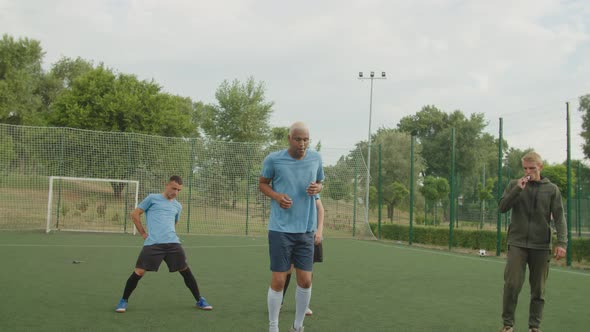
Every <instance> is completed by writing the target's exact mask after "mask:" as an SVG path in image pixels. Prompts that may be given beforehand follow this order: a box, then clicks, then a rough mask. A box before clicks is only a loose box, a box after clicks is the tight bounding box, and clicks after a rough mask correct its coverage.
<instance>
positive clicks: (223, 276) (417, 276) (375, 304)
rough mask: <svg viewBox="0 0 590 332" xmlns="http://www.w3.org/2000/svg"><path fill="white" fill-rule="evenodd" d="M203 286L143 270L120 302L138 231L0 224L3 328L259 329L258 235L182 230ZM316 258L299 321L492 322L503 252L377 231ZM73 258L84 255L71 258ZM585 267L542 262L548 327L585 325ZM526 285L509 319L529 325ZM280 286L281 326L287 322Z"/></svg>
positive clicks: (261, 262)
mask: <svg viewBox="0 0 590 332" xmlns="http://www.w3.org/2000/svg"><path fill="white" fill-rule="evenodd" d="M181 239H182V241H183V245H184V248H185V250H186V253H187V255H188V260H189V264H190V266H191V269H192V270H193V272H194V273H195V276H196V278H197V281H198V283H199V287H200V289H201V292H202V294H203V295H204V296H205V297H206V298H207V300H208V301H209V302H210V303H211V304H212V305H213V307H214V310H213V311H211V312H205V311H199V310H198V309H196V308H195V307H194V300H193V298H192V296H191V295H190V293H189V291H188V290H187V289H186V287H185V285H184V283H183V280H182V277H181V276H180V275H179V274H178V273H172V274H171V273H169V272H168V271H167V268H166V265H165V264H162V266H161V267H160V271H159V272H157V273H147V274H146V276H145V277H144V278H143V279H142V280H141V281H140V283H139V285H138V287H137V289H136V290H135V292H134V293H133V295H132V297H131V299H130V301H129V307H128V310H127V312H126V313H124V314H117V313H115V312H114V309H115V306H116V304H117V302H118V300H119V298H120V297H121V293H122V291H123V287H124V284H125V281H126V280H127V278H128V276H129V275H130V274H131V272H132V270H133V266H134V264H135V260H136V258H137V255H138V253H139V250H140V247H141V245H142V240H141V238H140V237H139V236H135V237H134V236H131V235H123V234H83V233H65V232H62V233H59V232H56V233H50V234H44V233H39V232H0V256H1V257H3V260H2V268H1V271H0V285H1V288H0V298H1V299H2V301H1V302H0V303H1V304H0V330H2V331H189V330H190V331H265V330H267V329H268V327H267V326H268V325H267V324H268V315H267V307H266V293H267V289H268V283H269V280H270V272H269V269H268V264H269V263H268V247H267V240H266V238H265V237H237V236H182V237H181ZM324 251H325V253H324V258H325V261H324V263H320V264H316V266H315V269H314V288H313V294H312V299H311V305H310V307H311V308H312V310H313V311H314V315H313V316H312V317H309V318H306V320H305V327H306V331H438V332H441V331H497V330H499V329H500V327H501V319H500V312H501V297H502V275H503V269H504V261H503V260H502V259H498V258H495V257H484V258H480V257H477V256H475V255H465V254H458V253H452V252H448V251H436V250H426V249H420V248H413V247H408V246H402V245H396V244H390V243H383V242H377V241H358V240H351V239H331V238H329V239H327V240H325V242H324ZM73 261H81V263H79V264H73ZM589 286H590V273H588V272H584V271H580V270H572V269H565V268H559V267H555V268H552V269H551V271H550V274H549V280H548V285H547V290H546V305H545V315H544V316H545V317H544V321H543V326H542V328H543V329H544V330H547V331H586V330H587V329H588V323H589V322H590V321H589V320H588V303H589V301H588V297H587V295H588V287H589ZM528 292H529V288H528V286H527V285H526V282H525V286H524V287H523V291H522V293H521V296H520V302H519V306H518V310H517V317H516V320H517V323H516V324H517V325H516V331H527V326H526V322H527V315H528V300H529V296H528ZM294 302H295V300H294V287H290V288H289V292H288V294H287V298H286V299H285V306H284V307H283V310H282V312H281V316H280V317H281V320H280V328H281V330H282V331H287V329H288V327H289V326H290V324H292V322H293V317H294V313H295V312H294V311H295V310H294V309H295V303H294Z"/></svg>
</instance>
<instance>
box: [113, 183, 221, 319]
mask: <svg viewBox="0 0 590 332" xmlns="http://www.w3.org/2000/svg"><path fill="white" fill-rule="evenodd" d="M181 190H182V178H181V177H180V176H177V175H174V176H172V177H170V180H169V181H168V183H166V187H165V189H164V192H163V193H161V194H150V195H148V197H146V198H145V199H144V200H143V201H142V202H141V203H140V204H139V206H138V207H137V208H136V209H135V210H134V211H133V212H132V213H131V218H132V219H133V223H134V224H135V227H136V228H137V230H138V231H139V234H141V236H142V237H143V238H144V239H145V241H144V245H143V248H142V249H141V253H140V254H139V257H138V258H137V263H136V264H135V270H134V271H133V273H132V274H131V276H130V277H129V279H127V283H126V284H125V289H124V291H123V297H122V298H121V300H120V301H119V304H118V305H117V308H116V309H115V311H116V312H120V313H123V312H125V311H126V310H127V303H128V301H129V297H130V296H131V293H132V292H133V290H134V289H135V287H137V283H138V282H139V280H140V279H141V277H143V275H144V274H145V271H158V268H159V267H160V264H161V263H162V260H164V261H165V262H166V264H167V265H168V270H169V271H170V272H176V271H178V272H180V274H181V275H182V278H184V283H185V285H186V287H188V289H189V290H190V291H191V294H192V295H193V296H194V298H195V300H196V301H197V307H198V308H200V309H203V310H211V309H213V307H211V305H209V303H207V301H206V300H205V298H204V297H202V296H201V294H200V292H199V287H198V286H197V281H196V280H195V277H194V275H193V273H192V272H191V270H190V268H189V267H188V265H187V263H186V255H185V253H184V249H183V248H182V246H181V245H180V239H179V238H178V236H177V235H176V229H175V226H176V223H177V222H178V219H179V218H180V212H181V211H182V206H181V205H180V203H179V202H178V201H177V200H176V196H177V195H178V193H179V192H180V191H181ZM144 212H145V214H146V225H147V230H148V231H147V232H146V231H145V229H144V228H143V226H142V225H141V215H142V214H143V213H144Z"/></svg>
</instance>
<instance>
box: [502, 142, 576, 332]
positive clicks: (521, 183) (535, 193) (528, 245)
mask: <svg viewBox="0 0 590 332" xmlns="http://www.w3.org/2000/svg"><path fill="white" fill-rule="evenodd" d="M522 167H523V169H524V173H525V174H524V177H522V178H521V179H518V180H512V181H511V182H510V184H509V185H508V187H507V188H506V190H505V191H504V195H503V196H502V198H501V199H500V202H499V204H498V208H499V209H500V211H501V212H503V213H504V212H507V211H509V210H512V218H511V223H510V226H509V228H508V254H507V260H506V269H505V271H504V297H503V310H502V319H503V321H504V328H503V329H502V331H505V332H512V331H513V326H514V311H515V309H516V303H517V302H518V294H519V293H520V290H521V288H522V285H523V283H524V277H525V270H526V265H527V264H528V266H529V274H530V276H529V282H530V288H531V302H530V307H529V323H528V324H529V331H533V332H534V331H538V329H539V325H540V324H541V318H542V316H543V305H544V303H545V299H544V292H545V281H546V280H547V276H548V273H549V261H550V259H551V227H550V225H549V222H550V221H551V220H553V221H554V222H555V228H556V229H557V245H556V247H555V253H554V257H555V258H556V259H560V258H562V257H564V256H565V253H566V249H565V248H566V245H567V229H566V223H565V218H564V214H563V204H562V201H561V194H560V192H559V188H558V187H557V186H556V185H555V184H553V183H551V181H549V179H547V178H543V177H541V170H542V169H543V162H542V159H541V156H539V155H538V154H537V153H535V152H529V153H527V154H526V155H524V157H522Z"/></svg>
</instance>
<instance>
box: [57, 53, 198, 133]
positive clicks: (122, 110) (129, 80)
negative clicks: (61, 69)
mask: <svg viewBox="0 0 590 332" xmlns="http://www.w3.org/2000/svg"><path fill="white" fill-rule="evenodd" d="M68 84H70V87H69V89H67V90H65V91H63V92H62V93H60V94H59V96H57V98H56V100H55V102H54V103H53V106H52V108H51V113H50V116H49V121H48V122H49V124H50V125H53V126H59V127H71V128H80V129H91V130H101V131H118V132H138V133H145V134H155V135H161V136H168V137H182V136H185V137H186V136H189V137H190V136H195V135H196V134H197V130H196V129H197V126H196V124H195V123H194V122H193V121H192V120H193V112H194V111H195V110H194V108H193V103H192V101H191V100H190V99H189V98H184V97H180V96H173V95H170V94H167V93H163V92H161V87H160V86H159V85H157V84H156V83H155V82H153V81H152V82H148V81H140V80H138V79H137V77H135V76H134V75H128V74H115V73H114V72H113V70H111V69H109V68H106V67H104V65H102V64H101V65H99V66H97V67H96V68H94V69H92V70H89V71H87V72H85V73H83V74H81V75H80V76H78V77H77V78H76V79H75V80H73V81H71V82H70V81H68Z"/></svg>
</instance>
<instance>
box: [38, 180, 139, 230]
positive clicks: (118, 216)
mask: <svg viewBox="0 0 590 332" xmlns="http://www.w3.org/2000/svg"><path fill="white" fill-rule="evenodd" d="M138 195H139V181H132V180H113V179H92V178H76V177H62V176H50V177H49V195H48V200H47V229H46V231H47V233H49V232H51V231H55V230H60V231H80V232H113V233H133V234H135V225H134V224H133V221H132V220H131V217H130V216H129V214H130V213H131V212H132V211H133V210H134V209H135V207H136V206H137V198H138Z"/></svg>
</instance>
